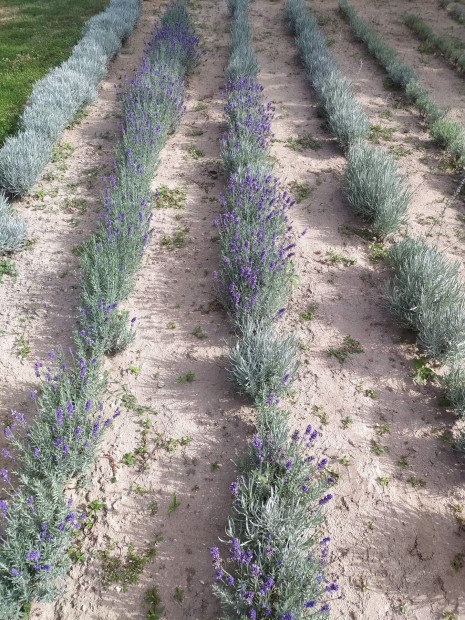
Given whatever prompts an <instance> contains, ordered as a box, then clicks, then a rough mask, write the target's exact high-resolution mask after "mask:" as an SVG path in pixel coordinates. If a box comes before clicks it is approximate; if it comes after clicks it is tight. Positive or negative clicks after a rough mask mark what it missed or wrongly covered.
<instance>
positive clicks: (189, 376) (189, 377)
mask: <svg viewBox="0 0 465 620" xmlns="http://www.w3.org/2000/svg"><path fill="white" fill-rule="evenodd" d="M194 379H195V374H194V373H193V372H192V370H189V371H188V372H186V373H185V374H184V375H179V377H178V383H192V381H194Z"/></svg>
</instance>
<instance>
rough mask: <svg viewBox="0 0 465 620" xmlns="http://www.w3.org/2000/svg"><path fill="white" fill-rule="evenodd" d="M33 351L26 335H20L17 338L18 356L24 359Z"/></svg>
mask: <svg viewBox="0 0 465 620" xmlns="http://www.w3.org/2000/svg"><path fill="white" fill-rule="evenodd" d="M31 351H32V349H31V345H30V344H29V342H27V340H26V339H25V337H24V336H20V337H19V338H18V339H17V340H16V352H17V354H18V356H19V357H20V358H21V359H22V360H23V359H24V358H26V357H27V356H28V355H29V354H30V352H31Z"/></svg>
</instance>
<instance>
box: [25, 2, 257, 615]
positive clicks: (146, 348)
mask: <svg viewBox="0 0 465 620" xmlns="http://www.w3.org/2000/svg"><path fill="white" fill-rule="evenodd" d="M191 8H192V11H193V15H194V18H195V22H196V26H197V28H198V31H199V33H200V34H201V36H202V38H203V44H204V46H205V54H204V56H203V57H202V61H201V63H200V65H199V67H198V68H197V70H196V71H195V72H194V74H193V75H192V76H191V77H190V78H189V84H188V89H187V94H188V103H187V112H186V113H185V115H184V117H183V119H182V122H181V126H180V128H179V129H178V131H177V132H176V134H175V135H173V136H172V137H171V138H170V140H169V141H168V144H167V146H166V148H165V150H164V152H163V154H162V163H161V165H160V167H159V170H158V172H157V176H156V180H155V182H154V186H153V187H154V189H155V188H157V187H160V185H166V186H168V187H169V188H172V189H174V188H178V189H185V190H186V192H187V202H186V206H185V208H183V209H176V208H167V209H160V210H156V211H155V213H154V220H153V227H154V236H153V238H152V241H151V244H150V247H149V249H148V251H147V254H146V256H145V259H144V265H143V268H142V270H141V271H140V275H139V280H138V284H137V288H136V292H135V294H134V295H132V297H131V300H130V309H131V312H132V313H133V314H134V316H137V318H138V323H137V324H138V327H137V336H136V339H135V341H134V343H133V344H132V345H131V346H130V348H129V349H128V350H127V351H126V352H125V353H124V354H122V355H121V356H118V357H116V358H115V359H114V360H110V361H109V363H108V369H109V371H110V373H111V378H112V381H111V385H110V391H111V393H112V395H113V398H114V400H115V403H116V401H117V400H118V399H119V398H120V397H121V396H123V401H124V405H123V406H122V407H121V411H122V414H121V416H120V417H119V418H117V420H116V422H115V425H114V428H113V429H111V430H110V431H109V433H108V435H107V437H106V440H105V444H104V446H103V449H102V457H101V458H100V459H99V461H98V463H97V466H96V470H95V473H94V475H93V483H92V485H91V489H90V491H89V492H88V493H87V494H86V495H85V497H84V496H83V497H82V505H83V506H88V505H89V503H90V502H91V501H93V500H99V501H100V502H104V503H105V505H106V508H105V509H101V510H100V511H99V512H98V520H97V523H96V525H94V527H93V528H92V529H91V531H90V532H89V534H88V535H87V537H86V541H85V544H84V545H83V547H82V548H83V550H84V551H85V553H86V560H85V561H84V563H82V564H78V565H76V566H75V567H74V568H73V569H72V570H71V574H70V576H69V578H68V579H67V584H66V585H67V593H66V594H65V595H64V596H63V597H62V598H61V599H60V600H59V601H58V602H57V603H56V604H55V605H51V606H40V608H38V609H36V610H35V611H34V614H33V618H34V619H39V618H40V619H43V620H45V619H48V618H55V619H59V618H63V619H66V620H74V619H76V620H77V619H78V618H79V619H81V618H83V617H85V618H86V619H89V620H104V619H105V620H107V619H108V620H123V619H124V620H126V619H128V618H134V619H142V618H146V617H147V615H146V614H147V611H148V608H149V606H148V605H147V604H146V602H145V601H144V596H145V592H146V590H147V589H148V588H151V587H153V586H157V587H158V589H159V593H160V597H161V601H162V605H163V607H164V609H165V611H164V614H163V618H169V619H170V620H181V619H187V618H189V619H198V620H203V619H206V618H211V619H213V618H218V617H219V615H220V610H219V607H218V605H217V602H216V600H215V599H214V597H213V595H212V592H211V584H212V578H213V570H212V567H211V558H210V554H209V551H208V547H210V546H212V545H214V544H216V543H217V540H218V537H219V536H222V534H223V533H224V529H225V526H226V523H227V514H228V510H229V505H230V494H229V492H228V487H229V484H230V482H231V481H232V480H233V479H234V477H235V474H234V465H233V462H232V461H233V459H234V458H235V456H236V453H239V454H240V453H243V452H244V450H245V441H246V438H247V436H249V435H250V433H251V431H252V426H251V424H250V420H249V417H250V412H249V410H248V409H247V408H246V407H245V406H244V405H243V404H242V403H241V402H240V401H239V400H238V399H237V398H236V397H235V393H234V389H233V387H232V385H231V384H230V383H229V382H228V380H227V375H226V369H225V367H226V363H225V360H224V353H225V350H226V341H227V339H228V337H229V324H228V321H227V319H226V317H225V316H224V313H223V312H221V311H219V310H218V308H217V305H216V304H215V303H214V291H213V280H212V275H211V274H212V271H213V270H214V269H215V268H216V266H217V264H218V244H217V242H216V240H215V235H216V229H215V227H214V226H213V220H214V219H215V217H216V216H217V215H218V213H219V209H220V205H219V202H218V196H219V193H220V191H221V190H222V188H223V186H224V182H225V179H224V178H223V176H222V172H221V164H220V160H219V137H220V134H221V132H222V131H224V116H223V109H222V108H223V103H222V100H221V92H220V90H221V87H222V86H223V83H224V66H225V64H226V61H227V57H228V44H229V40H228V36H227V32H228V15H227V9H226V5H225V4H223V3H217V2H201V3H195V4H194V5H193V6H192V7H191ZM200 134H201V135H200ZM186 229H188V232H187V233H186V234H185V238H184V241H182V236H183V235H182V233H181V237H179V236H178V237H176V235H177V234H179V232H180V231H184V230H186ZM170 239H171V240H173V243H172V244H170V241H169V240H170ZM175 239H177V240H178V241H176V240H175ZM176 243H178V245H179V246H180V247H176ZM189 373H192V375H190V378H191V379H193V380H191V381H189V380H187V378H188V377H189ZM134 397H135V399H134ZM136 401H137V404H136ZM138 406H140V407H144V408H146V409H144V410H143V411H141V412H140V413H137V407H138ZM149 425H150V428H149ZM144 429H148V434H147V436H146V444H147V452H148V454H147V457H146V458H141V456H140V450H139V451H138V448H140V447H141V445H142V441H143V440H142V437H143V431H144ZM186 438H188V440H186ZM186 443H187V445H185V444H186ZM179 444H184V445H179ZM138 452H139V454H138ZM128 453H130V454H131V455H133V456H134V457H135V459H136V461H137V463H136V464H133V465H127V464H125V463H124V462H123V458H124V455H125V454H128ZM126 460H127V459H126ZM142 461H144V462H145V468H144V467H142V466H141V464H142ZM112 465H113V468H112ZM174 496H176V504H179V505H178V506H177V507H176V504H175V503H174ZM159 535H161V537H162V541H161V542H159V543H158V545H157V555H156V557H155V559H154V560H153V561H152V562H151V563H150V564H149V565H148V566H147V567H146V569H145V570H144V572H143V574H142V576H141V579H140V583H139V585H137V586H131V587H130V588H129V589H128V590H127V592H124V591H121V585H120V584H117V583H114V584H111V585H109V587H108V588H106V589H105V588H104V587H103V581H104V580H105V578H106V577H108V575H109V571H108V570H107V569H105V562H102V561H101V556H102V553H107V554H109V555H111V556H112V557H119V558H122V559H123V560H124V558H126V557H127V551H128V546H129V545H130V544H133V545H134V546H135V548H136V550H137V552H143V551H144V549H145V548H146V547H147V545H148V544H150V543H152V542H153V541H154V540H156V539H157V538H159Z"/></svg>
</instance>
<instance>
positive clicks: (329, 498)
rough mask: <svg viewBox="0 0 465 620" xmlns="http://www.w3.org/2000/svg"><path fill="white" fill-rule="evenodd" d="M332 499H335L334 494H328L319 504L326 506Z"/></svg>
mask: <svg viewBox="0 0 465 620" xmlns="http://www.w3.org/2000/svg"><path fill="white" fill-rule="evenodd" d="M332 499H333V495H332V493H328V495H325V496H324V497H322V498H321V499H320V501H319V502H318V503H319V504H320V506H324V505H325V504H327V503H328V502H329V501H330V500H332Z"/></svg>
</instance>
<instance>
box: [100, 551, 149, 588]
mask: <svg viewBox="0 0 465 620" xmlns="http://www.w3.org/2000/svg"><path fill="white" fill-rule="evenodd" d="M155 555H156V549H155V545H153V546H150V547H148V548H147V549H146V550H145V551H143V552H141V553H139V552H137V551H136V548H135V546H134V545H133V544H132V543H131V544H129V545H128V551H127V554H126V557H123V558H122V557H118V556H113V555H111V554H110V551H109V550H105V551H102V552H101V553H100V557H101V560H102V584H103V586H104V587H105V588H108V587H109V586H111V585H113V584H119V585H121V589H122V591H123V592H126V591H127V589H128V586H130V585H136V584H138V583H139V579H140V576H141V574H142V571H143V570H144V568H145V567H146V566H147V564H148V563H149V561H150V560H151V559H152V558H153V557H154V556H155Z"/></svg>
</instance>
